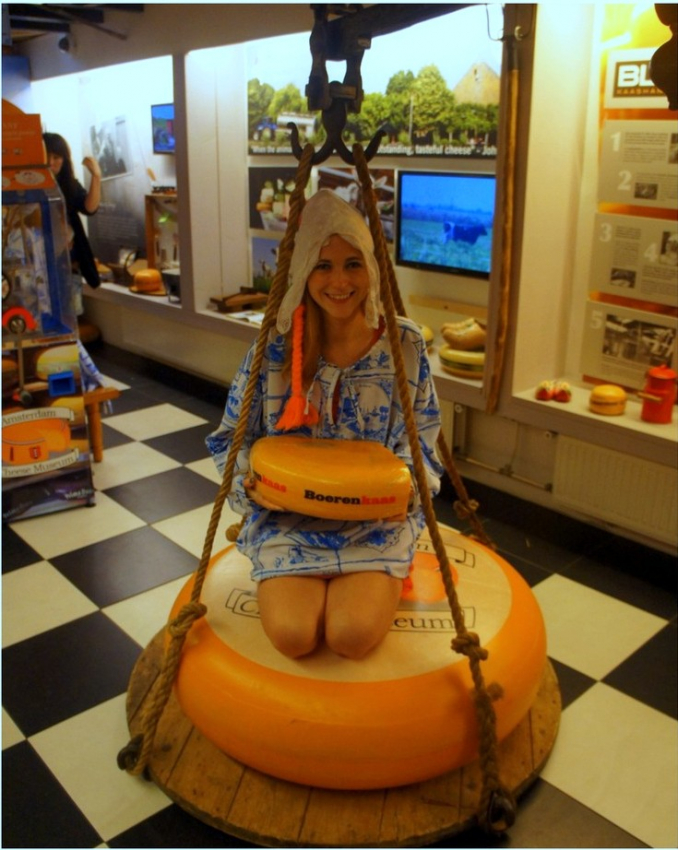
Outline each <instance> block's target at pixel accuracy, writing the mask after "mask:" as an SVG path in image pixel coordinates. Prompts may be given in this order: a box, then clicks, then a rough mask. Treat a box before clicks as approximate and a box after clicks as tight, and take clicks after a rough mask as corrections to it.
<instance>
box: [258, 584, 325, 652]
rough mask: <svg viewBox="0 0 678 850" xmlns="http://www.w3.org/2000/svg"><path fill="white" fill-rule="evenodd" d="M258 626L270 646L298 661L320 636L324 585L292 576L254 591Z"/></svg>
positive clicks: (313, 647) (316, 644) (310, 650)
mask: <svg viewBox="0 0 678 850" xmlns="http://www.w3.org/2000/svg"><path fill="white" fill-rule="evenodd" d="M257 597H258V601H259V615H260V617H261V624H262V626H263V628H264V631H265V632H266V635H267V637H268V639H269V640H270V641H271V643H272V644H273V646H274V647H275V648H276V649H277V650H278V651H279V652H282V653H283V655H287V656H288V657H289V658H301V657H302V656H304V655H308V654H309V653H310V652H313V650H314V649H315V648H316V647H317V646H318V643H319V642H320V638H321V636H322V614H323V610H324V607H325V584H324V582H322V581H319V580H318V579H309V578H300V577H294V576H291V577H290V576H288V577H281V578H273V579H268V580H266V581H263V582H261V583H260V584H259V587H258V590H257Z"/></svg>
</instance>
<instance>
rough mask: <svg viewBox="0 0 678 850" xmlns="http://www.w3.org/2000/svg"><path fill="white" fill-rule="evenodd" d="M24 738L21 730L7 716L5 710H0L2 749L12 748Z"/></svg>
mask: <svg viewBox="0 0 678 850" xmlns="http://www.w3.org/2000/svg"><path fill="white" fill-rule="evenodd" d="M24 740H25V738H24V736H23V734H22V732H21V729H19V727H18V726H17V725H16V723H15V722H14V721H13V720H12V718H11V717H10V716H9V714H7V712H6V711H5V709H4V708H3V709H2V749H3V750H6V749H7V747H13V746H14V744H20V743H21V742H22V741H24Z"/></svg>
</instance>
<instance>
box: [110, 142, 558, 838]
mask: <svg viewBox="0 0 678 850" xmlns="http://www.w3.org/2000/svg"><path fill="white" fill-rule="evenodd" d="M353 150H354V156H355V164H356V167H357V170H358V175H359V178H360V182H361V185H362V190H363V197H364V198H365V201H366V206H367V210H368V215H369V219H370V229H371V230H372V233H373V235H374V236H375V256H376V257H377V259H378V262H379V266H380V275H381V287H382V290H381V297H382V301H383V303H384V308H385V313H386V327H387V331H388V334H389V342H390V345H391V351H392V354H393V359H394V363H395V368H396V376H397V380H398V392H399V395H400V398H401V403H402V406H403V412H404V415H405V423H406V427H407V432H408V438H409V442H410V448H411V452H412V458H413V469H414V479H415V483H416V485H417V488H418V492H419V495H420V498H421V502H422V506H423V509H424V513H425V515H426V520H427V527H428V531H427V533H425V534H424V535H423V536H422V537H421V539H420V541H419V544H418V549H417V553H416V556H415V559H414V562H413V564H412V568H411V572H410V577H409V579H408V580H407V581H406V582H405V586H404V591H403V594H402V597H401V600H400V603H399V606H398V611H397V614H396V617H395V618H394V621H393V626H392V628H391V630H390V631H389V633H388V634H387V636H386V638H385V639H384V641H383V642H382V644H381V645H380V646H379V647H377V649H376V650H375V651H374V652H373V653H371V655H370V656H369V657H368V658H366V659H363V660H361V661H350V660H348V659H343V658H340V657H338V656H335V655H333V654H332V653H331V652H329V650H323V649H321V650H319V651H317V652H316V653H314V654H313V655H312V656H309V657H308V658H304V659H297V660H291V659H288V658H286V657H285V656H282V655H280V654H279V653H277V652H276V651H275V650H274V649H273V648H272V646H270V644H269V642H268V639H267V638H266V637H265V635H264V633H263V629H262V628H261V623H260V620H259V618H258V608H257V601H256V589H255V585H254V584H253V582H252V581H251V580H250V578H249V574H250V569H251V565H250V563H249V561H248V560H247V559H246V558H245V557H244V556H242V555H241V554H240V553H238V551H237V550H236V549H235V548H234V547H229V548H228V549H226V550H224V551H223V552H220V553H218V554H217V555H216V556H214V557H212V544H213V541H214V536H215V532H216V527H217V525H218V522H219V519H220V516H221V511H222V508H223V504H224V502H225V500H226V496H227V494H228V492H229V491H230V488H231V484H232V480H233V474H234V468H235V462H236V456H237V454H238V452H239V450H240V447H241V446H242V442H243V439H244V434H245V430H246V426H247V415H246V414H247V411H248V410H249V409H250V406H251V404H252V400H253V397H254V392H255V383H256V376H257V375H258V373H259V369H260V366H261V363H262V360H263V351H264V347H265V341H266V339H267V338H268V333H269V331H270V330H271V328H272V327H273V325H274V324H275V317H276V314H277V310H278V307H279V305H280V302H281V301H282V297H283V294H284V288H285V284H286V279H287V270H288V268H289V257H290V255H291V251H292V247H293V244H294V232H295V229H296V227H297V225H298V220H299V213H300V211H301V208H302V206H303V192H304V188H305V186H306V183H307V181H308V177H309V174H310V170H311V165H312V156H313V148H312V147H311V146H310V145H307V147H306V148H305V149H304V151H303V153H302V156H301V158H300V165H299V169H298V172H297V181H296V186H295V190H294V193H293V194H292V199H291V205H290V217H289V220H288V230H287V231H286V234H285V237H284V238H283V242H282V243H281V248H280V252H279V265H278V271H277V273H276V276H275V279H274V282H273V286H272V288H271V292H270V294H269V300H268V304H267V309H266V313H265V316H264V321H263V324H262V328H261V331H260V334H259V338H258V342H257V348H256V351H255V354H254V360H253V364H252V369H251V375H252V378H251V379H250V381H249V383H248V386H247V388H246V390H245V393H244V396H243V399H242V402H241V408H242V410H243V411H244V414H243V415H241V417H240V420H239V422H238V425H237V427H236V430H235V433H234V436H233V441H232V446H231V449H230V452H229V457H228V460H227V462H226V468H225V471H224V475H223V480H222V484H221V487H220V489H219V493H218V494H217V498H216V500H215V505H214V509H213V512H212V518H211V521H210V525H209V528H208V531H207V536H206V541H205V546H204V550H203V555H202V558H201V562H200V566H199V568H198V570H197V572H196V573H195V575H194V576H193V577H192V578H191V579H190V580H189V582H188V583H187V584H186V586H185V587H184V588H183V590H182V591H181V593H180V594H179V597H178V598H177V600H176V603H175V605H174V607H173V610H172V612H171V615H170V621H169V624H168V627H167V630H166V632H165V633H160V634H159V635H158V636H156V638H155V639H154V640H153V641H152V642H151V644H149V646H148V647H147V649H146V650H145V652H144V653H143V654H142V656H141V658H140V659H139V661H138V663H137V665H136V666H135V669H134V672H133V674H132V678H131V681H130V688H129V693H128V703H127V715H128V725H129V728H130V732H131V735H132V739H131V741H130V743H129V744H128V745H127V747H125V748H124V749H123V750H122V751H121V753H120V755H119V759H118V763H119V765H120V767H121V768H124V769H126V770H128V771H129V772H130V773H133V774H140V773H143V774H145V775H146V776H148V777H149V778H151V779H153V781H155V782H156V784H157V785H158V786H159V787H160V788H161V789H162V790H164V791H165V792H166V793H167V794H168V795H169V796H170V797H171V798H172V799H173V800H175V801H176V802H177V803H178V804H179V805H180V806H182V807H183V808H185V809H186V810H187V811H189V812H190V813H192V814H194V815H195V816H196V817H198V818H200V819H201V820H203V821H205V822H206V823H208V824H210V825H212V826H215V827H217V828H219V829H221V830H223V831H224V832H226V833H228V834H231V835H236V836H238V837H240V838H244V839H246V840H248V841H252V842H254V843H257V844H263V845H278V846H413V845H423V844H427V843H431V842H432V841H434V840H436V839H438V838H440V837H442V836H444V835H452V834H455V833H457V832H460V831H461V830H463V829H467V828H469V827H470V826H472V825H473V824H476V823H480V825H481V826H483V827H484V828H485V829H487V830H488V831H490V832H495V833H499V832H501V831H503V830H504V829H506V828H508V827H509V826H510V825H511V823H512V822H513V819H514V812H515V804H514V797H515V796H516V795H518V794H520V793H521V792H522V791H523V790H524V789H525V788H526V787H528V786H529V784H530V783H531V782H532V781H533V780H534V779H535V778H536V776H537V775H538V773H539V771H540V770H541V768H542V766H543V764H544V763H545V761H546V759H547V757H548V755H549V753H550V751H551V748H552V746H553V743H554V741H555V735H556V731H557V726H558V720H559V715H560V699H559V692H558V685H557V681H556V679H555V675H554V673H553V669H552V667H551V665H550V664H549V662H548V660H547V657H546V642H545V633H544V625H543V621H542V618H541V614H540V612H539V608H538V606H537V603H536V601H535V599H534V597H533V595H532V593H531V591H530V589H529V587H528V586H527V585H526V583H525V582H524V580H523V579H522V578H521V577H520V576H519V575H518V574H517V573H516V571H515V570H513V568H512V567H510V565H509V564H507V563H506V562H505V561H504V560H503V559H502V558H500V557H498V556H497V555H496V553H495V552H494V551H493V550H492V546H491V544H490V542H489V541H488V539H487V537H486V535H485V533H484V530H483V528H482V525H481V524H480V522H479V520H478V519H477V517H476V516H475V506H474V505H473V503H471V502H470V500H469V499H468V496H467V495H466V492H465V489H464V486H463V484H462V482H461V481H460V479H459V478H458V476H457V474H456V470H455V469H454V464H453V462H452V458H451V455H450V453H449V450H448V449H447V447H446V446H445V443H444V440H442V438H441V439H439V441H438V449H439V454H440V457H441V460H442V462H443V463H444V465H445V467H446V469H447V471H448V473H449V474H450V476H451V478H452V482H453V484H454V486H455V488H456V490H457V493H458V495H459V497H460V503H461V506H462V507H463V508H464V509H465V511H466V514H467V517H468V519H469V520H470V521H471V524H472V525H473V526H474V530H475V533H476V536H477V537H478V538H479V539H480V540H481V541H484V542H485V544H487V545H483V543H482V542H477V541H476V540H473V539H470V538H468V537H465V536H463V535H461V534H459V533H458V532H455V531H453V530H452V529H448V528H445V527H439V526H438V524H437V522H436V520H435V515H434V512H433V507H432V500H431V496H430V493H429V492H428V488H427V485H426V474H425V471H424V467H423V459H422V455H421V448H420V445H419V442H418V436H417V431H416V425H415V423H414V418H413V415H412V410H411V403H409V393H408V389H407V383H406V378H405V370H404V364H403V359H402V352H401V351H400V348H399V346H400V342H399V336H398V330H397V326H396V321H395V315H396V312H398V313H401V314H403V315H404V306H403V304H402V301H401V300H400V297H399V294H398V291H397V284H396V283H395V279H394V276H393V269H392V267H391V266H390V261H389V260H388V252H387V250H386V246H385V240H384V238H383V234H381V231H380V224H379V219H378V214H377V211H376V203H375V199H374V195H373V192H372V188H371V179H370V175H369V171H368V168H367V160H366V158H365V155H364V152H363V151H362V148H361V147H360V146H359V145H355V146H354V149H353ZM286 439H289V440H290V442H289V446H288V447H287V449H288V450H286V452H285V453H283V452H281V451H279V448H280V446H281V445H282V443H281V442H280V441H281V440H286ZM274 441H275V442H274ZM305 443H306V449H307V451H306V452H304V451H303V448H304V447H300V446H299V444H298V442H295V438H286V437H282V436H276V437H273V438H270V440H269V441H268V442H267V440H266V439H265V440H261V441H259V443H258V444H256V445H255V450H254V451H253V452H252V461H251V462H252V470H253V473H254V474H255V476H256V477H257V479H258V483H257V486H260V483H262V484H263V485H264V486H266V487H269V488H270V493H268V495H269V496H270V497H271V500H272V501H274V502H277V503H281V498H283V499H284V498H288V499H290V500H291V501H290V503H289V505H288V507H289V508H290V509H293V510H301V507H300V506H304V505H305V506H306V507H304V512H310V511H309V510H308V507H309V506H310V508H311V510H315V511H316V512H317V511H319V510H320V511H325V513H320V514H318V513H316V515H321V516H329V515H333V514H331V513H328V511H330V512H336V511H340V512H341V511H345V512H348V513H347V514H345V515H348V516H350V511H356V510H358V511H361V510H362V511H363V513H362V514H360V515H361V516H362V517H365V513H364V510H365V507H366V505H360V504H359V503H360V502H361V501H362V500H364V499H366V500H374V502H375V505H376V508H377V511H376V513H375V516H377V517H379V516H392V515H395V514H397V512H398V511H397V510H394V505H395V506H396V507H400V506H401V503H402V502H403V500H405V504H406V501H407V498H408V497H409V491H410V475H409V470H407V469H406V468H405V470H404V472H405V473H407V474H406V475H404V474H403V469H402V467H401V465H400V462H399V461H397V459H395V458H390V459H389V458H386V457H382V458H381V459H380V461H379V462H380V463H381V464H382V465H381V466H380V474H382V475H383V479H382V480H380V481H378V482H377V485H376V486H377V491H374V490H371V491H369V492H367V491H366V490H365V488H364V487H361V486H359V485H360V484H362V483H364V482H358V481H355V480H348V479H347V478H346V476H345V475H344V476H342V465H343V466H344V467H345V466H346V464H345V463H344V464H342V463H341V462H339V463H334V464H333V462H332V460H331V457H332V452H333V451H334V452H336V451H337V450H338V448H339V450H344V449H345V448H346V447H345V446H341V447H337V446H336V445H335V446H322V447H321V446H317V445H315V444H314V443H313V441H308V440H307V441H305ZM276 446H277V447H278V451H277V452H276V450H275V449H276ZM349 448H350V450H351V451H353V452H355V451H360V452H362V451H365V450H366V451H367V452H370V451H372V449H379V448H381V447H376V446H375V447H369V446H366V445H361V444H359V443H350V444H349ZM376 454H378V452H377V453H376ZM376 454H375V456H376ZM285 455H287V456H288V458H289V457H291V459H292V462H291V463H287V464H285V463H284V462H281V458H283V457H284V456H285ZM320 456H323V457H325V458H326V462H324V463H323V464H322V466H320V465H319V464H315V465H314V463H313V459H314V458H316V457H320ZM353 457H354V459H355V454H354V455H353ZM314 469H315V470H316V480H315V481H314V480H313V471H314ZM364 477H367V476H364ZM369 477H370V478H375V479H376V478H377V476H372V475H370V476H369ZM349 479H350V476H349ZM307 490H308V491H310V492H312V493H313V494H314V497H313V498H311V497H309V496H308V494H307V493H306V492H305V491H307ZM405 493H407V494H408V495H407V496H406V495H405ZM318 495H321V496H323V498H317V496H318ZM356 502H357V503H358V504H356ZM339 516H340V518H341V513H340V514H339ZM467 626H470V627H471V628H472V629H473V631H469V630H468V628H467ZM450 644H451V645H452V648H453V650H454V651H456V652H457V653H459V655H458V656H455V655H451V654H450ZM486 676H487V678H488V681H489V682H490V683H491V684H489V685H486V684H485V677H486Z"/></svg>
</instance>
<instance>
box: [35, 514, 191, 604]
mask: <svg viewBox="0 0 678 850" xmlns="http://www.w3.org/2000/svg"><path fill="white" fill-rule="evenodd" d="M50 563H51V564H52V565H53V566H54V567H55V568H56V569H57V570H59V572H60V573H62V574H63V575H64V576H66V578H67V579H69V581H71V582H72V583H73V584H74V585H75V586H76V587H77V588H78V589H79V590H81V591H82V592H83V593H84V594H85V596H87V597H88V598H89V599H91V600H92V601H93V602H94V603H95V604H96V605H98V606H99V607H100V608H104V607H105V606H107V605H112V604H113V603H115V602H119V601H120V600H121V599H127V598H128V597H130V596H134V595H136V594H137V593H142V592H143V591H145V590H150V589H151V588H153V587H157V586H158V585H161V584H165V583H167V582H168V581H172V580H173V579H175V578H180V577H181V576H185V575H189V574H190V573H192V572H193V571H194V570H195V569H196V568H197V566H198V564H197V560H196V558H195V557H194V556H193V555H191V554H190V552H187V551H186V550H185V549H182V547H181V546H177V545H176V544H175V543H173V542H172V541H171V540H168V538H167V537H165V536H164V535H163V534H160V533H159V532H157V531H155V529H153V528H148V527H144V528H138V529H135V530H134V531H129V532H127V533H126V534H120V535H118V536H116V537H111V538H110V539H108V540H102V541H101V542H100V543H93V544H92V545H91V546H85V547H83V548H82V549H76V550H75V551H72V552H68V553H66V554H65V555H59V556H58V557H55V558H51V559H50Z"/></svg>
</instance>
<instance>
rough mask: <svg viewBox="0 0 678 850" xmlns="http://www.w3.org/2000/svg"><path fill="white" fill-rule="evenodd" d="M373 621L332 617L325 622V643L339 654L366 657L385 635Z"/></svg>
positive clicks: (345, 656)
mask: <svg viewBox="0 0 678 850" xmlns="http://www.w3.org/2000/svg"><path fill="white" fill-rule="evenodd" d="M384 634H385V632H384V633H382V631H381V630H378V629H377V628H376V627H375V624H374V623H371V622H363V623H361V622H358V621H356V620H355V619H354V618H346V617H336V616H335V617H331V618H330V619H329V620H328V622H326V623H325V643H326V644H327V646H328V647H329V648H330V649H331V650H332V651H333V652H336V654H337V655H341V656H343V657H344V658H350V659H353V660H355V661H358V660H359V659H361V658H364V657H365V656H366V655H367V654H368V653H369V652H370V651H371V650H372V649H374V647H375V646H377V644H378V643H380V642H381V640H382V638H383V637H384Z"/></svg>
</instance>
